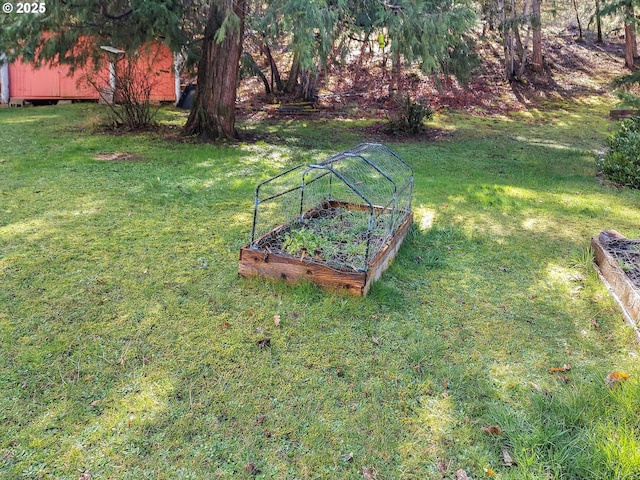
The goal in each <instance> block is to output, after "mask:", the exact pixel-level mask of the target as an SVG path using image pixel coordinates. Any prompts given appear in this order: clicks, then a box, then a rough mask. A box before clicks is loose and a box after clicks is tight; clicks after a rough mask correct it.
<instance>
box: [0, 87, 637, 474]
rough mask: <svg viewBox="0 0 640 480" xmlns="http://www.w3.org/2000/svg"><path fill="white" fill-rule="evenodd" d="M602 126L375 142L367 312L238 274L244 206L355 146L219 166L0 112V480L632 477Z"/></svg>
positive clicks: (72, 120)
mask: <svg viewBox="0 0 640 480" xmlns="http://www.w3.org/2000/svg"><path fill="white" fill-rule="evenodd" d="M609 108H610V105H609V104H607V103H606V99H594V98H591V99H588V98H585V99H581V100H580V101H575V102H572V103H570V104H563V105H551V104H549V105H547V106H546V107H545V108H544V109H542V108H540V109H534V110H530V111H528V112H520V113H514V114H513V115H510V116H505V117H483V116H470V115H467V114H462V113H455V112H443V113H440V114H438V115H437V116H436V117H435V119H434V121H433V123H432V124H431V126H432V127H434V128H440V129H443V130H446V132H447V134H446V135H445V136H444V138H443V139H442V140H438V141H434V142H427V141H424V142H421V141H417V140H416V141H406V142H393V143H387V145H389V147H390V148H391V149H393V150H394V151H395V152H396V153H398V154H399V155H400V156H401V157H403V158H404V159H405V160H406V161H408V162H409V163H410V164H411V165H412V166H413V167H414V169H415V172H416V177H415V190H414V199H413V206H414V212H415V217H416V221H415V225H414V228H413V229H412V231H411V232H410V234H409V236H408V237H407V239H406V240H405V243H404V245H403V247H402V248H401V250H400V252H399V254H398V256H397V257H396V259H395V261H394V263H393V265H392V266H391V268H390V269H389V270H388V271H387V272H386V273H385V275H384V276H383V278H382V279H381V280H380V281H379V282H377V283H375V284H374V286H373V288H372V291H371V294H370V295H369V296H368V297H367V298H365V299H356V298H351V297H345V296H344V295H339V294H332V293H327V292H324V291H321V290H318V289H317V288H315V287H314V286H312V285H299V286H287V285H285V284H282V283H279V282H271V281H265V280H260V279H242V278H239V277H238V275H237V261H238V254H239V249H240V248H241V246H243V245H244V244H245V243H247V242H248V240H249V235H250V229H251V219H252V208H253V190H254V188H255V185H256V184H257V183H258V182H259V181H261V180H264V179H266V178H268V177H269V176H271V175H273V174H274V173H276V172H279V171H280V170H282V169H283V168H284V167H288V166H291V165H294V164H297V163H301V162H307V161H317V160H318V159H324V158H326V157H327V156H329V155H332V154H334V153H336V152H338V151H340V150H342V149H346V148H349V147H351V146H354V145H355V144H357V143H359V142H361V141H363V140H367V141H372V140H373V141H376V140H380V139H376V138H372V137H367V136H366V135H364V134H363V133H362V132H363V129H362V127H363V125H364V123H363V122H348V121H341V120H332V121H328V120H324V121H323V120H317V121H304V120H299V121H288V120H282V121H279V122H275V121H263V122H258V123H252V124H245V125H243V128H244V129H245V130H251V131H252V132H248V133H253V134H254V136H257V137H258V140H257V141H255V142H251V143H246V144H238V145H231V144H230V145H219V146H214V145H201V144H190V143H176V142H174V141H172V140H170V139H168V138H166V136H161V135H153V134H137V135H120V136H118V135H106V134H101V133H96V130H95V129H93V128H92V125H95V124H96V122H97V120H96V118H97V117H98V116H99V115H100V112H101V110H100V107H98V106H95V105H83V104H79V105H70V106H60V107H39V108H29V109H11V110H10V109H2V110H0V145H2V149H1V150H0V392H2V393H1V395H0V478H7V479H14V478H27V479H73V480H78V479H82V480H87V479H89V478H92V479H116V478H117V479H135V480H139V479H143V478H149V479H176V478H180V479H204V478H207V479H212V478H240V479H242V478H246V479H250V478H278V479H280V478H283V479H328V478H335V479H362V478H367V477H366V474H368V473H369V472H371V475H372V476H373V477H375V478H376V479H378V480H383V479H384V480H391V479H416V480H418V479H421V480H422V479H443V478H444V479H456V478H465V477H462V474H463V472H461V471H462V470H464V472H465V473H466V475H467V476H468V477H469V478H473V479H476V480H477V479H482V478H496V479H517V480H522V479H556V478H557V479H604V478H607V479H609V478H611V479H614V478H615V479H633V478H640V440H639V438H640V425H639V424H638V422H637V405H638V402H639V401H640V382H639V378H638V377H639V375H638V373H639V370H640V369H639V368H638V356H637V351H636V345H635V344H634V341H633V335H632V332H631V331H630V329H628V328H627V327H626V326H625V325H624V323H623V321H622V316H621V314H620V312H619V309H618V308H617V307H616V305H615V304H614V303H613V301H612V300H611V299H610V297H609V296H608V293H607V292H606V290H605V289H604V287H603V286H602V285H601V284H600V282H599V281H598V279H597V276H596V275H595V273H594V272H593V269H592V267H591V265H590V261H591V257H590V250H589V241H590V238H591V237H592V236H594V235H597V234H598V233H599V232H600V231H601V230H606V229H610V228H615V229H617V230H619V231H620V232H621V233H623V234H625V235H626V236H627V237H629V238H637V237H638V236H640V208H639V207H640V194H638V192H635V191H630V190H617V189H614V188H611V187H607V186H603V185H601V184H600V183H599V182H598V179H597V178H596V171H595V167H594V153H595V152H596V150H598V149H600V148H602V146H603V145H604V143H605V139H606V136H607V134H608V132H609V131H611V129H612V128H614V125H613V124H612V123H610V122H609V120H608V119H607V113H608V109H609ZM180 115H181V114H179V113H177V112H175V111H172V110H167V111H163V112H161V119H162V121H163V122H164V123H165V124H176V125H179V124H181V122H182V121H183V119H182V118H180ZM117 155H126V157H123V158H122V159H121V160H113V157H115V156H117ZM105 158H106V159H107V160H105ZM109 159H111V160H109ZM276 315H278V316H279V318H280V322H279V324H278V325H276V322H274V316H276ZM265 338H269V339H270V342H269V344H268V345H266V344H265V343H266V342H264V339H265ZM565 365H566V366H567V367H569V366H570V369H568V368H564V366H565ZM550 368H559V369H561V370H567V371H564V372H553V373H552V372H550ZM612 371H622V372H626V373H629V374H631V377H630V379H629V380H627V381H626V382H624V383H622V384H621V385H619V386H617V387H616V388H607V386H606V385H605V381H604V379H605V376H606V375H607V374H608V373H609V372H612ZM363 468H364V469H365V470H363ZM363 471H364V472H365V473H363Z"/></svg>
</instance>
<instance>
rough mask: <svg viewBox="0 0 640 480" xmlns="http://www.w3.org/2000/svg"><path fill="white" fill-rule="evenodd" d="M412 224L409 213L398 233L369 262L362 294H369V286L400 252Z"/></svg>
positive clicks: (411, 216)
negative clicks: (369, 266)
mask: <svg viewBox="0 0 640 480" xmlns="http://www.w3.org/2000/svg"><path fill="white" fill-rule="evenodd" d="M412 223H413V213H410V214H409V215H408V216H407V218H406V219H405V220H404V222H402V225H400V227H399V228H398V231H397V232H396V234H395V235H394V237H393V239H392V240H391V242H389V243H388V244H387V245H386V246H385V247H384V248H383V249H382V250H381V251H380V253H378V255H377V256H376V257H375V258H374V259H373V262H371V268H370V269H369V271H368V272H367V273H368V277H367V283H366V284H365V286H364V293H363V295H366V294H367V293H369V289H370V288H371V284H372V283H373V282H375V281H376V280H378V279H379V278H380V277H381V276H382V274H383V273H384V272H385V270H387V268H389V264H390V263H391V260H393V259H394V258H395V256H396V254H397V253H398V250H400V246H401V245H402V242H403V241H404V239H405V237H406V236H407V233H408V232H409V228H410V227H411V224H412Z"/></svg>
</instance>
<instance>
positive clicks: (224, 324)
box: [222, 322, 231, 330]
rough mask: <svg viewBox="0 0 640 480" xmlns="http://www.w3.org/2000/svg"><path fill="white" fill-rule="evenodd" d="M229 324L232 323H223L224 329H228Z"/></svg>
mask: <svg viewBox="0 0 640 480" xmlns="http://www.w3.org/2000/svg"><path fill="white" fill-rule="evenodd" d="M229 325H231V324H230V323H229V322H224V323H223V324H222V330H226V329H227V328H229Z"/></svg>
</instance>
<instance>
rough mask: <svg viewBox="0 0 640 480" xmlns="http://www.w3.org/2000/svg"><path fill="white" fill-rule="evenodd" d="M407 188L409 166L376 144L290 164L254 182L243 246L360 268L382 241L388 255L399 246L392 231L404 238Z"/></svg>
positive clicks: (369, 263)
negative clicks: (247, 241)
mask: <svg viewBox="0 0 640 480" xmlns="http://www.w3.org/2000/svg"><path fill="white" fill-rule="evenodd" d="M412 190H413V169H412V168H411V166H409V165H408V164H407V163H406V162H405V161H404V160H402V159H401V158H400V157H399V156H398V155H396V154H395V153H394V152H392V151H391V150H390V149H388V148H387V147H386V146H384V145H380V144H372V143H365V144H361V145H358V146H356V147H354V148H352V149H350V150H347V151H344V152H341V153H339V154H337V155H335V156H333V157H331V158H328V159H327V160H325V161H323V162H320V163H309V164H302V165H297V166H295V167H293V168H290V169H288V170H286V171H284V172H281V173H280V174H278V175H276V176H274V177H272V178H269V179H268V180H265V181H263V182H262V183H260V184H259V185H258V186H257V188H256V191H255V203H254V212H253V228H252V233H251V242H250V244H249V245H248V249H249V250H252V251H261V252H266V253H268V254H269V255H272V256H278V257H280V258H281V259H286V258H289V259H295V260H296V261H297V262H298V263H302V264H304V265H311V264H316V265H322V266H324V267H326V268H329V269H331V270H333V271H335V272H345V273H367V272H369V271H370V270H371V268H373V267H375V266H376V265H377V263H380V262H379V261H378V262H377V260H376V259H378V260H379V258H380V256H381V253H382V252H384V251H386V250H389V247H390V245H393V247H394V248H393V250H394V251H393V254H395V251H397V248H399V244H398V245H397V246H396V245H395V243H398V242H397V235H398V232H400V231H402V233H403V235H402V238H404V234H406V227H407V225H408V224H409V223H410V220H411V218H412V215H411V196H412ZM394 240H396V241H395V242H394ZM401 241H402V239H400V243H401ZM241 260H242V258H241ZM241 263H242V261H241ZM285 263H286V262H285ZM289 263H290V262H289ZM384 263H388V261H387V262H384ZM385 267H386V265H385ZM241 273H253V272H247V271H246V269H245V271H244V272H243V269H242V268H241ZM306 273H307V274H309V270H306ZM270 276H275V275H270ZM281 276H282V275H281ZM284 276H285V277H286V276H287V274H286V273H285V274H284ZM311 280H312V281H313V280H314V279H313V278H312V279H311Z"/></svg>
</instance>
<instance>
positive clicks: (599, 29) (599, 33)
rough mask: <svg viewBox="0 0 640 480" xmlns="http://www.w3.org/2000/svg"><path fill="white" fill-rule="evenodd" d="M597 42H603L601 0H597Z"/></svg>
mask: <svg viewBox="0 0 640 480" xmlns="http://www.w3.org/2000/svg"><path fill="white" fill-rule="evenodd" d="M596 31H597V36H596V43H602V42H603V41H604V40H603V39H602V21H601V20H600V0H596Z"/></svg>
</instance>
